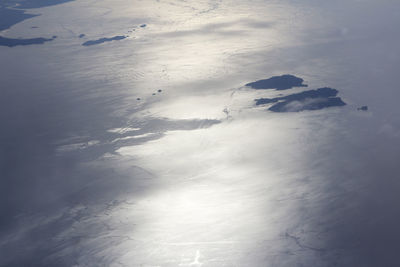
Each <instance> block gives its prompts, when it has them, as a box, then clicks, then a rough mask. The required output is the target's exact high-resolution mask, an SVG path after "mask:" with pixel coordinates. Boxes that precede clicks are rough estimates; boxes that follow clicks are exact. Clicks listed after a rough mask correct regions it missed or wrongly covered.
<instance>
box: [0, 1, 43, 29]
mask: <svg viewBox="0 0 400 267" xmlns="http://www.w3.org/2000/svg"><path fill="white" fill-rule="evenodd" d="M36 16H38V15H33V14H25V11H24V10H16V9H8V8H2V7H1V6H0V31H3V30H6V29H9V28H10V27H11V26H13V25H15V24H17V23H20V22H21V21H24V20H26V19H30V18H33V17H36Z"/></svg>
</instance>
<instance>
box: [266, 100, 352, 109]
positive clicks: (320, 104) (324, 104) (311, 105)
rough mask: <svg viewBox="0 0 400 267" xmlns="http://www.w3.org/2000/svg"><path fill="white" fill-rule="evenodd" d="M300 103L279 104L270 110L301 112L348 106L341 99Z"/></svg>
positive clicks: (285, 102)
mask: <svg viewBox="0 0 400 267" xmlns="http://www.w3.org/2000/svg"><path fill="white" fill-rule="evenodd" d="M308 100H310V101H307V99H306V100H305V101H303V102H300V101H284V102H279V103H276V104H275V105H273V106H272V107H270V108H269V110H271V111H273V112H299V111H304V110H319V109H323V108H329V107H341V106H344V105H346V103H344V102H343V100H342V99H341V98H340V97H329V98H314V99H308Z"/></svg>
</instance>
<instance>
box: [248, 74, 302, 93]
mask: <svg viewBox="0 0 400 267" xmlns="http://www.w3.org/2000/svg"><path fill="white" fill-rule="evenodd" d="M303 82H304V80H303V79H302V78H299V77H296V76H294V75H290V74H285V75H281V76H273V77H271V78H269V79H264V80H258V81H255V82H251V83H248V84H246V85H245V86H249V87H251V88H253V89H276V90H287V89H291V88H293V87H307V85H306V84H303Z"/></svg>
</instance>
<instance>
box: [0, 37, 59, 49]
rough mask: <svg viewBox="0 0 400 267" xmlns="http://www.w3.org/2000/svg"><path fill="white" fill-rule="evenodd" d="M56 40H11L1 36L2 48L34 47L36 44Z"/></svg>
mask: <svg viewBox="0 0 400 267" xmlns="http://www.w3.org/2000/svg"><path fill="white" fill-rule="evenodd" d="M53 40H54V38H51V39H46V38H42V37H40V38H31V39H11V38H5V37H2V36H0V46H8V47H14V46H18V45H34V44H44V43H45V42H50V41H53Z"/></svg>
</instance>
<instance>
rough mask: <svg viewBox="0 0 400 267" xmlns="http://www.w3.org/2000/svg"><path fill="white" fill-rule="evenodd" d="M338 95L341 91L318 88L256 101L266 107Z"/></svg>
mask: <svg viewBox="0 0 400 267" xmlns="http://www.w3.org/2000/svg"><path fill="white" fill-rule="evenodd" d="M338 93H339V91H338V90H336V89H333V88H329V87H324V88H318V89H316V90H308V91H304V92H301V93H297V94H291V95H288V96H282V97H275V98H259V99H256V100H255V101H256V105H264V104H269V103H276V102H278V101H280V100H285V101H295V100H304V99H306V98H327V97H332V96H336V95H337V94H338Z"/></svg>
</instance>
